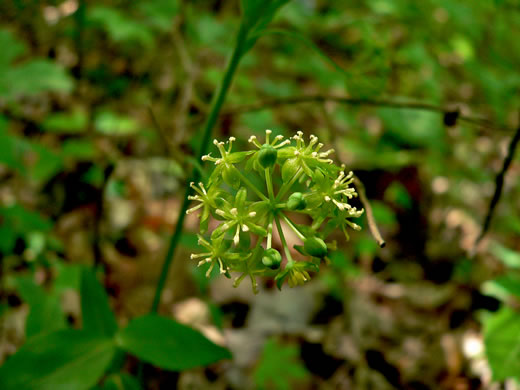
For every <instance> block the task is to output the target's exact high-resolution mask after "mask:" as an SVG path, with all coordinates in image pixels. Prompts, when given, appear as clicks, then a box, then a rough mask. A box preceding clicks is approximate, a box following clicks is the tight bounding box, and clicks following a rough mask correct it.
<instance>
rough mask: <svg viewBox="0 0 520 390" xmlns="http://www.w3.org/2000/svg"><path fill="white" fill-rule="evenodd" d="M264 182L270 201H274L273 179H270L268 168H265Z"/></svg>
mask: <svg viewBox="0 0 520 390" xmlns="http://www.w3.org/2000/svg"><path fill="white" fill-rule="evenodd" d="M265 182H266V184H267V193H268V194H269V199H270V200H271V203H274V192H273V181H272V180H271V171H270V170H269V168H265Z"/></svg>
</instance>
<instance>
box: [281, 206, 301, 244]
mask: <svg viewBox="0 0 520 390" xmlns="http://www.w3.org/2000/svg"><path fill="white" fill-rule="evenodd" d="M280 215H281V216H282V218H283V220H284V221H285V223H286V224H287V225H289V227H290V228H291V229H292V230H293V232H295V233H296V235H297V236H298V237H299V238H300V240H302V241H304V240H305V236H304V235H303V234H302V233H301V232H300V231H299V230H298V228H297V227H296V225H295V224H294V223H293V221H291V220H290V219H289V217H287V216H286V215H285V214H284V213H280Z"/></svg>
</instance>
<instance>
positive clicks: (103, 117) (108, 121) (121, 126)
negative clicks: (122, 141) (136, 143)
mask: <svg viewBox="0 0 520 390" xmlns="http://www.w3.org/2000/svg"><path fill="white" fill-rule="evenodd" d="M94 126H95V128H96V130H97V131H99V132H100V133H103V134H107V135H129V134H133V133H135V132H136V131H137V130H138V127H137V122H135V121H134V120H133V119H131V118H128V117H124V116H121V115H118V114H115V113H113V112H110V111H103V112H100V113H99V114H97V115H96V119H95V120H94Z"/></svg>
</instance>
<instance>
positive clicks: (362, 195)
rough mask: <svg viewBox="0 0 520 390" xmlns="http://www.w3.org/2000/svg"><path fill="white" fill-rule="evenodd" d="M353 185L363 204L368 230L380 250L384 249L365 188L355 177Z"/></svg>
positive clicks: (383, 241) (384, 243)
mask: <svg viewBox="0 0 520 390" xmlns="http://www.w3.org/2000/svg"><path fill="white" fill-rule="evenodd" d="M354 184H355V185H356V188H357V192H358V195H359V200H360V201H361V203H362V204H363V207H364V208H365V214H366V217H367V222H368V228H369V229H370V233H372V236H373V237H374V239H375V240H376V242H377V245H379V247H380V248H384V247H385V245H386V242H385V240H384V239H383V237H382V236H381V233H380V232H379V229H378V227H377V224H376V219H375V218H374V213H373V211H372V206H371V205H370V202H369V200H368V198H367V195H366V193H365V186H364V184H363V183H362V182H361V180H359V178H358V177H357V176H354Z"/></svg>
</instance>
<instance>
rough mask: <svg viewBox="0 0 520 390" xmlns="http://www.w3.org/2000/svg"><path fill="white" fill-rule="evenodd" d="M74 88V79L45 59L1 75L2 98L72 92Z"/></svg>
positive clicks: (60, 67) (8, 70)
mask: <svg viewBox="0 0 520 390" xmlns="http://www.w3.org/2000/svg"><path fill="white" fill-rule="evenodd" d="M73 87H74V82H73V79H72V78H71V76H70V75H69V74H68V73H67V72H66V70H65V69H64V68H63V67H62V66H60V65H58V64H55V63H54V62H51V61H49V60H45V59H35V60H32V61H30V62H26V63H24V64H21V65H18V66H16V67H13V68H9V69H6V71H5V72H3V73H1V74H0V96H3V97H5V98H7V99H14V98H18V97H20V96H34V95H37V94H39V93H42V92H46V91H61V92H70V91H71V90H72V88H73Z"/></svg>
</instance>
